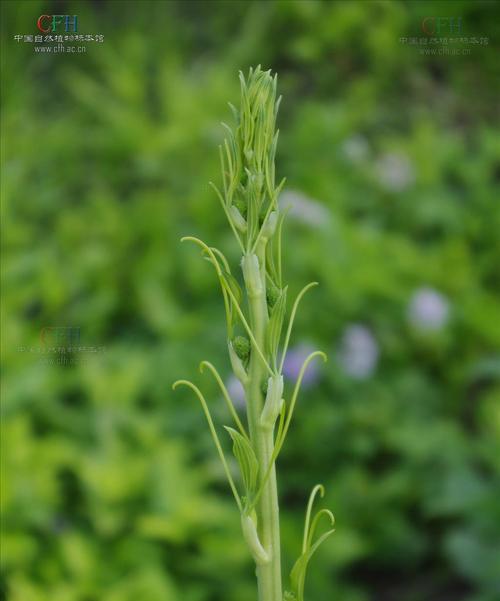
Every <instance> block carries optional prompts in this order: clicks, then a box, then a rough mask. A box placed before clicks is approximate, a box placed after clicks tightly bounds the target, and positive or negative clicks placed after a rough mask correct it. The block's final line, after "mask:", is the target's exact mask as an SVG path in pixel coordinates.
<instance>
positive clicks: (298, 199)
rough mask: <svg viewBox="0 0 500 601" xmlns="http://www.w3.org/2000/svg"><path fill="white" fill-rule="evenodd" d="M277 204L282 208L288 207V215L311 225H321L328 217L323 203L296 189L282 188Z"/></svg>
mask: <svg viewBox="0 0 500 601" xmlns="http://www.w3.org/2000/svg"><path fill="white" fill-rule="evenodd" d="M279 206H280V208H281V209H282V210H286V209H287V208H288V207H290V210H289V215H290V217H293V218H294V219H297V221H302V222H303V223H306V224H307V225H311V226H313V227H322V226H324V225H325V224H326V223H328V221H329V219H330V213H329V211H328V209H326V207H325V206H324V205H323V204H321V203H320V202H319V201H317V200H314V199H312V198H309V197H308V196H306V195H305V194H303V193H302V192H298V191H296V190H283V192H282V193H281V194H280V197H279Z"/></svg>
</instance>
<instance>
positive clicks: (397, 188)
mask: <svg viewBox="0 0 500 601" xmlns="http://www.w3.org/2000/svg"><path fill="white" fill-rule="evenodd" d="M376 172H377V178H378V181H379V183H380V185H381V186H382V187H383V188H385V189H386V190H389V191H390V192H402V191H403V190H405V189H406V188H408V187H409V186H411V185H412V184H413V182H414V181H415V170H414V168H413V164H412V163H411V161H410V159H409V158H408V157H407V156H406V155H405V154H396V153H388V154H384V155H383V156H382V157H381V158H380V159H379V160H378V162H377V165H376Z"/></svg>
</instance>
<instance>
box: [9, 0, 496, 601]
mask: <svg viewBox="0 0 500 601" xmlns="http://www.w3.org/2000/svg"><path fill="white" fill-rule="evenodd" d="M1 8H2V74H3V85H2V106H3V111H2V182H1V185H2V205H3V206H2V229H3V258H2V284H3V285H2V290H3V309H2V334H3V336H2V352H3V376H4V381H3V395H2V491H1V493H2V494H1V510H2V516H3V517H2V527H3V534H2V588H1V593H0V597H1V598H2V599H9V600H10V601H45V600H47V601H48V600H50V601H137V600H141V601H142V600H144V601H177V600H179V601H212V600H213V601H216V600H217V601H219V600H220V601H251V600H253V599H255V592H254V583H253V574H252V570H251V560H250V557H249V555H248V553H247V551H246V549H245V547H244V544H243V543H242V541H241V534H240V531H239V520H238V515H237V512H236V510H235V509H234V507H233V506H232V502H231V498H230V495H229V493H228V491H227V487H226V485H225V484H224V477H223V474H222V471H221V469H220V467H219V465H218V463H217V458H216V455H215V452H214V450H213V449H212V446H211V441H210V438H209V435H208V433H207V430H206V427H205V424H204V418H203V415H202V413H201V411H200V410H199V407H198V406H197V405H196V402H195V400H194V399H192V398H191V397H190V396H189V395H188V394H187V393H186V394H185V395H184V394H183V393H182V392H179V393H175V394H174V393H172V392H171V388H170V387H171V383H172V381H173V380H174V379H176V378H178V377H186V376H191V375H192V374H193V373H194V372H195V370H196V366H197V365H198V363H199V361H200V360H202V359H205V358H208V359H210V360H211V361H213V362H214V364H215V365H216V366H218V367H219V368H221V370H223V371H224V373H229V369H228V364H227V359H226V356H225V341H224V324H223V311H222V304H221V299H220V296H219V293H218V290H217V285H216V282H215V279H214V276H213V273H212V272H211V270H210V268H209V266H208V265H206V264H205V262H204V261H202V260H201V258H200V256H199V254H198V253H197V252H196V251H195V250H193V249H191V248H184V247H181V245H180V244H179V238H180V236H181V235H185V234H194V235H198V236H200V237H202V238H203V239H205V240H206V241H208V242H210V243H212V244H216V245H217V246H219V247H221V248H222V250H224V252H226V253H227V254H228V256H230V257H232V258H233V259H236V257H237V252H236V251H237V249H236V248H235V245H234V244H233V241H232V240H231V234H230V231H229V228H228V227H227V224H226V223H225V221H224V216H223V214H222V211H221V210H220V209H219V207H218V204H217V200H216V198H215V197H214V194H213V192H212V191H211V190H210V188H209V187H208V185H207V182H208V180H210V179H213V178H215V177H217V173H218V164H217V145H218V143H219V142H220V141H221V139H222V136H223V130H222V128H221V127H220V125H219V122H220V121H221V120H222V119H224V120H228V119H229V118H230V117H229V111H228V110H227V107H226V102H227V101H233V102H235V101H236V100H237V98H238V80H237V71H238V70H239V69H240V68H241V69H244V70H246V69H247V68H248V67H249V66H250V65H256V64H258V63H261V64H262V65H263V66H264V67H265V68H268V67H270V68H272V69H273V70H275V71H277V72H278V73H279V86H280V91H281V92H282V93H283V95H284V101H283V103H282V111H281V114H280V120H279V126H280V128H281V131H282V135H281V140H280V145H279V151H278V174H279V175H286V176H287V178H288V185H289V187H290V189H292V190H295V191H300V194H301V195H303V196H302V198H305V199H306V200H305V201H304V203H305V206H306V209H307V207H309V209H310V208H311V207H316V210H318V207H321V211H322V212H321V215H322V216H323V217H322V218H321V219H320V221H321V223H312V222H310V221H307V219H305V220H304V218H303V219H302V220H301V219H300V211H299V213H297V214H296V215H295V218H293V214H292V216H291V217H290V219H289V223H288V226H287V228H286V242H285V245H286V247H287V251H286V255H285V265H286V266H287V277H288V280H289V282H290V285H291V292H294V291H298V290H299V289H300V288H301V287H302V285H304V284H305V283H306V282H308V281H310V280H318V281H320V282H321V287H320V288H318V289H317V290H315V291H314V292H313V293H311V295H310V297H309V298H308V300H307V301H306V302H305V303H304V306H303V310H302V312H301V313H300V315H299V318H298V320H297V330H296V333H295V343H299V342H308V341H309V342H313V343H315V344H316V345H318V346H319V348H322V349H324V350H325V351H327V352H329V353H330V357H331V360H330V363H329V364H327V366H326V367H325V368H322V370H321V372H320V374H321V377H320V379H319V380H318V381H317V382H316V383H315V384H314V385H313V386H311V387H310V388H309V390H308V391H307V392H306V393H305V394H304V395H303V396H302V398H301V400H300V403H299V408H298V412H297V420H296V421H295V423H294V426H293V428H292V430H291V433H290V436H289V438H288V441H287V447H286V448H285V450H284V452H283V455H282V458H281V459H280V462H279V480H280V489H281V499H282V517H281V519H282V527H283V540H284V545H285V560H286V562H287V565H288V566H290V565H291V564H292V562H293V561H294V559H295V557H296V556H297V553H298V550H299V544H300V543H299V541H300V536H301V527H302V520H303V514H304V509H305V507H304V506H305V502H306V499H307V495H308V492H309V490H310V489H311V488H312V486H313V485H314V484H315V483H316V482H318V481H321V482H324V484H325V486H326V489H327V497H326V498H325V505H326V506H328V507H331V508H332V509H333V510H334V513H335V515H336V519H337V532H336V534H335V535H334V536H333V537H332V539H331V540H330V541H329V543H328V544H327V545H325V547H324V548H323V549H322V550H321V551H320V552H319V553H318V556H317V558H316V561H315V563H314V565H313V567H312V569H311V573H310V579H309V583H308V598H309V599H311V600H318V601H329V600H330V599H338V600H342V601H369V600H377V601H396V600H397V601H459V600H462V599H463V600H466V601H498V599H499V598H500V553H499V547H498V541H499V537H500V504H499V502H498V498H499V491H500V487H499V473H500V444H499V441H500V351H499V348H500V302H499V288H500V277H499V274H500V271H499V264H500V263H499V261H500V252H499V250H500V249H499V242H498V240H499V235H498V232H499V231H500V230H499V228H500V210H499V205H498V185H499V179H500V136H499V127H498V104H497V103H496V102H497V101H498V75H499V69H498V47H497V46H496V44H497V43H498V39H496V38H495V33H496V34H498V30H496V31H495V24H496V23H497V22H498V17H499V10H498V9H499V6H498V4H497V3H494V2H482V1H476V2H474V1H470V2H453V1H448V2H439V1H436V2H384V1H377V0H374V1H371V2H365V1H352V2H333V1H332V2H319V1H313V0H310V1H295V2H284V1H282V2H218V1H212V2H195V1H191V2H162V1H157V2H147V1H145V2H121V1H114V2H105V1H102V2H97V1H95V2H79V3H78V2H31V1H25V2H2V7H1ZM43 13H47V14H54V13H58V14H59V13H60V14H78V15H79V23H80V31H81V32H82V33H101V34H103V35H104V36H105V38H104V43H102V44H98V43H93V44H89V45H88V46H89V48H88V51H87V53H86V54H84V55H63V54H61V55H58V56H55V55H52V56H51V55H38V54H35V53H34V51H33V44H28V43H23V42H20V43H19V42H16V41H15V40H14V35H16V34H34V33H36V29H35V23H36V19H37V18H38V16H39V15H40V14H43ZM432 15H435V16H453V17H456V16H461V17H462V19H463V27H464V35H468V36H478V37H480V36H484V37H487V38H489V44H488V45H475V46H472V45H469V46H467V45H461V46H460V47H463V48H470V49H471V52H470V55H466V56H446V55H445V56H425V55H422V54H420V52H419V49H418V47H415V46H412V45H410V44H404V43H402V42H401V41H400V38H401V37H408V38H410V37H412V36H416V37H417V38H420V37H422V32H421V21H422V19H423V18H424V17H426V16H432ZM308 199H309V200H308ZM310 199H316V201H315V202H316V203H318V204H314V202H313V201H312V200H310ZM307 203H309V204H307ZM306 212H307V210H306ZM292 213H293V212H292ZM306 216H307V215H306ZM325 216H327V217H325ZM313 221H314V220H313ZM423 287H426V288H430V289H432V290H435V291H438V292H439V294H440V295H441V298H443V299H446V303H447V306H448V308H449V314H448V318H447V319H446V320H443V323H442V324H441V326H440V327H439V328H434V329H432V328H427V329H425V327H423V326H422V324H420V327H419V326H418V323H417V324H415V323H410V322H409V320H408V310H409V309H408V307H409V306H410V304H411V300H412V298H414V295H415V291H418V290H420V289H422V288H423ZM354 323H357V324H363V327H364V328H367V329H368V330H369V331H370V332H371V335H372V336H373V341H374V344H375V345H376V349H377V352H378V354H377V357H376V360H375V361H374V363H373V365H372V369H371V370H369V371H370V373H366V374H365V375H364V376H363V377H357V378H356V377H353V376H352V374H351V376H349V373H348V370H347V373H346V369H342V361H341V360H340V358H341V356H342V355H341V352H340V351H339V348H340V346H341V345H342V340H343V336H344V333H345V331H346V328H349V324H354ZM61 326H71V327H74V328H80V337H81V340H80V343H81V344H82V345H85V346H97V347H104V349H101V350H100V351H99V352H97V353H90V352H85V353H80V354H79V355H78V357H79V361H78V362H77V364H76V365H57V364H55V365H51V364H48V362H47V361H46V359H47V356H46V355H41V354H40V353H38V352H37V349H38V348H40V347H42V348H45V347H44V345H43V344H41V341H40V332H41V330H42V329H43V328H48V327H61ZM339 345H340V346H339ZM31 347H33V348H34V350H35V352H29V351H30V348H31ZM50 357H51V358H52V359H57V358H58V357H59V358H60V359H61V358H64V355H51V356H50ZM358 376H359V374H358ZM199 383H200V385H201V386H202V387H203V389H204V390H205V391H206V392H207V398H210V399H211V402H212V405H213V407H214V411H215V413H216V414H217V416H218V418H219V419H220V420H227V416H226V414H225V412H224V406H223V404H222V402H221V399H220V398H219V394H218V393H217V389H216V387H215V385H214V384H213V382H211V381H210V379H209V377H208V376H199ZM226 423H227V422H226Z"/></svg>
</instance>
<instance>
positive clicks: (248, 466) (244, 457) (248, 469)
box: [224, 426, 259, 499]
mask: <svg viewBox="0 0 500 601" xmlns="http://www.w3.org/2000/svg"><path fill="white" fill-rule="evenodd" d="M224 428H225V429H226V430H227V431H228V433H229V436H231V438H232V440H233V453H234V456H235V457H236V461H237V462H238V465H239V466H240V471H241V478H242V480H243V486H244V487H245V492H246V496H247V498H248V499H250V497H251V496H252V495H253V494H254V493H255V489H256V486H257V476H258V474H259V462H258V461H257V457H256V456H255V452H254V450H253V449H252V447H251V445H250V443H249V442H248V440H247V439H246V438H244V437H243V436H242V435H241V434H240V433H239V432H238V431H237V430H235V429H234V428H230V427H229V426H224Z"/></svg>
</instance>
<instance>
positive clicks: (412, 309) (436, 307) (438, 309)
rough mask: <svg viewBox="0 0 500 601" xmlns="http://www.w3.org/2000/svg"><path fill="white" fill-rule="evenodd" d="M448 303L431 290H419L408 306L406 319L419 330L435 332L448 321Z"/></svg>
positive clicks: (439, 294)
mask: <svg viewBox="0 0 500 601" xmlns="http://www.w3.org/2000/svg"><path fill="white" fill-rule="evenodd" d="M449 312H450V311H449V303H448V301H447V299H446V298H445V297H444V296H443V295H442V294H441V293H440V292H438V291H437V290H434V289H433V288H426V287H424V288H419V289H418V290H416V291H415V292H414V294H413V296H412V297H411V300H410V303H409V305H408V319H409V320H410V322H411V323H412V325H414V326H415V327H416V328H418V329H419V330H425V331H436V330H439V329H441V328H442V327H443V326H444V325H445V324H446V322H447V321H448V316H449Z"/></svg>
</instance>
